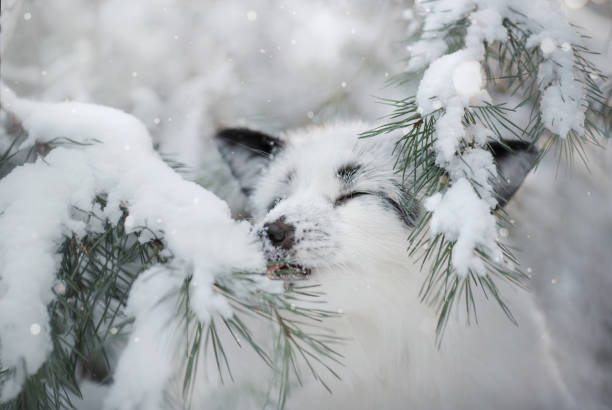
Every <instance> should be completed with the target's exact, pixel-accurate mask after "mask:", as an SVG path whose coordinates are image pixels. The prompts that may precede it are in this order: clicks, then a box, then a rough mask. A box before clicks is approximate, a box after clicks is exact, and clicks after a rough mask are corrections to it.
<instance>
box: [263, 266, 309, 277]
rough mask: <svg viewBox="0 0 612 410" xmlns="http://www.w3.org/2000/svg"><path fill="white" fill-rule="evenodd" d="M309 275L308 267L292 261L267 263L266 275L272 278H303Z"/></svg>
mask: <svg viewBox="0 0 612 410" xmlns="http://www.w3.org/2000/svg"><path fill="white" fill-rule="evenodd" d="M309 275H310V269H307V268H304V267H302V266H300V265H295V264H292V263H278V264H274V265H269V266H268V269H267V270H266V276H267V277H268V278H269V279H274V280H279V279H280V280H288V279H290V280H303V279H306V278H307V277H308V276H309Z"/></svg>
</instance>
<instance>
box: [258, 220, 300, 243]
mask: <svg viewBox="0 0 612 410" xmlns="http://www.w3.org/2000/svg"><path fill="white" fill-rule="evenodd" d="M264 230H265V231H266V235H268V239H270V242H272V245H274V246H276V247H277V248H283V249H290V248H291V247H292V246H293V240H294V236H295V227H294V226H293V225H291V224H288V223H285V218H280V219H277V220H276V221H274V222H269V223H266V224H264Z"/></svg>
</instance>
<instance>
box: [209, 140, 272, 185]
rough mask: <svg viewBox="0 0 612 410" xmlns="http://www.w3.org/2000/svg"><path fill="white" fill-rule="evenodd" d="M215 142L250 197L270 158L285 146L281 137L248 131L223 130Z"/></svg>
mask: <svg viewBox="0 0 612 410" xmlns="http://www.w3.org/2000/svg"><path fill="white" fill-rule="evenodd" d="M215 141H216V142H217V146H218V147H219V151H220V152H221V155H222V157H223V159H225V161H226V162H227V163H228V165H229V167H230V169H231V170H232V174H233V175H234V176H235V177H236V178H237V179H238V182H239V184H240V187H241V188H242V191H243V192H244V193H245V194H246V195H249V194H250V193H251V192H252V190H253V188H254V186H255V183H256V182H257V178H258V177H259V175H260V174H261V171H262V170H263V169H264V168H265V167H266V166H267V164H268V162H269V160H270V157H271V156H273V155H274V154H276V153H277V152H278V151H280V150H281V149H282V148H283V146H284V142H283V141H281V140H279V139H278V138H275V137H272V136H270V135H267V134H264V133H263V132H259V131H253V130H250V129H248V128H225V129H222V130H221V131H218V132H217V135H216V136H215Z"/></svg>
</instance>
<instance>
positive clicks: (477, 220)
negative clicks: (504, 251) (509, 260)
mask: <svg viewBox="0 0 612 410" xmlns="http://www.w3.org/2000/svg"><path fill="white" fill-rule="evenodd" d="M425 209H427V210H428V211H430V212H432V213H433V216H432V218H431V223H430V228H431V231H432V233H433V234H434V235H435V234H440V233H441V234H444V235H446V237H447V238H448V239H450V240H452V241H456V243H455V244H454V246H453V254H452V264H453V266H454V267H455V269H456V272H457V275H459V276H461V277H465V276H466V275H467V274H468V271H469V270H472V271H473V272H475V273H477V274H481V275H482V274H486V270H485V268H484V265H483V263H482V260H481V259H480V257H479V256H478V255H477V254H476V253H475V252H474V251H475V249H480V250H483V251H484V252H485V253H487V254H488V255H491V256H492V257H493V258H494V259H498V260H499V259H501V251H500V250H499V249H498V248H497V245H496V235H497V233H496V228H495V226H496V222H495V217H494V216H493V215H492V214H491V211H490V207H489V205H488V204H487V203H486V202H484V201H482V200H481V199H480V198H479V197H478V195H476V192H474V189H473V188H472V185H471V184H470V182H468V180H467V179H465V178H460V179H459V180H457V181H456V182H455V183H454V184H453V186H451V187H450V188H449V189H448V191H446V192H445V193H444V194H441V193H439V192H438V193H436V194H434V195H432V196H431V197H429V198H427V200H426V201H425Z"/></svg>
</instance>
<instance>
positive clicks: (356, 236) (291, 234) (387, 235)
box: [216, 122, 536, 270]
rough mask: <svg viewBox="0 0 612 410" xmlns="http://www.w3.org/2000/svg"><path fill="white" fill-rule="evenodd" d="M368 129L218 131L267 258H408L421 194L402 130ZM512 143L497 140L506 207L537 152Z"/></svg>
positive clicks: (380, 261)
mask: <svg viewBox="0 0 612 410" xmlns="http://www.w3.org/2000/svg"><path fill="white" fill-rule="evenodd" d="M368 128H369V127H368V126H367V124H364V123H359V122H353V123H346V124H340V125H333V126H323V127H313V128H307V129H302V130H298V131H295V132H291V133H287V134H285V135H283V136H282V138H277V137H272V136H269V135H266V134H264V133H261V132H258V131H252V130H249V129H244V128H230V129H225V130H222V131H220V132H219V133H218V134H217V137H216V141H217V143H218V145H219V148H220V151H221V153H222V156H223V157H224V158H225V160H226V161H227V162H228V164H229V166H230V168H231V170H232V173H233V174H234V176H236V178H237V179H238V180H239V182H240V185H241V187H242V190H243V192H244V193H245V194H246V195H247V196H248V198H249V202H250V211H251V213H252V216H253V219H254V223H255V228H256V229H257V231H258V233H259V235H260V236H261V237H262V238H263V240H264V244H265V246H264V249H265V252H266V256H267V257H268V259H270V260H283V261H287V262H289V263H293V264H296V265H299V266H301V267H304V268H306V269H315V270H320V269H321V268H331V267H333V268H334V269H337V268H342V267H345V268H347V269H351V268H354V267H355V265H358V266H359V268H361V269H363V268H371V269H374V268H378V269H379V270H380V267H381V266H383V265H384V264H387V263H405V261H406V260H407V252H406V248H407V243H406V238H407V237H408V234H409V231H410V229H412V227H413V225H414V223H415V221H416V218H417V217H418V215H419V212H420V204H419V200H420V199H422V198H416V197H414V196H413V195H412V193H411V192H412V187H411V186H410V185H409V183H408V182H407V181H404V180H403V178H402V174H401V173H398V172H397V171H396V169H395V164H396V159H397V157H396V155H395V154H394V147H395V144H396V141H397V140H398V139H399V137H400V135H396V134H386V135H380V136H377V137H371V138H358V136H359V133H360V132H363V131H364V130H367V129H368ZM506 145H507V144H506ZM510 145H511V146H510V148H511V151H508V150H507V149H503V148H502V145H501V144H499V143H492V144H491V146H490V150H491V153H492V155H493V156H494V158H495V160H496V162H497V165H498V169H499V170H500V173H501V174H503V179H502V178H499V181H505V182H504V183H501V182H498V183H497V184H496V185H495V186H496V192H497V193H498V195H499V202H500V204H501V205H503V204H504V203H505V202H506V201H507V200H508V199H509V198H510V197H511V196H512V194H513V193H514V192H515V191H516V189H518V187H519V185H520V183H521V182H522V180H523V179H524V177H525V176H526V174H527V172H528V171H529V170H530V169H531V167H532V166H533V165H534V163H535V159H536V153H535V151H533V150H532V149H530V148H529V146H528V145H527V144H525V143H519V142H513V143H511V144H510ZM510 152H511V154H510ZM508 181H512V182H508Z"/></svg>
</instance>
